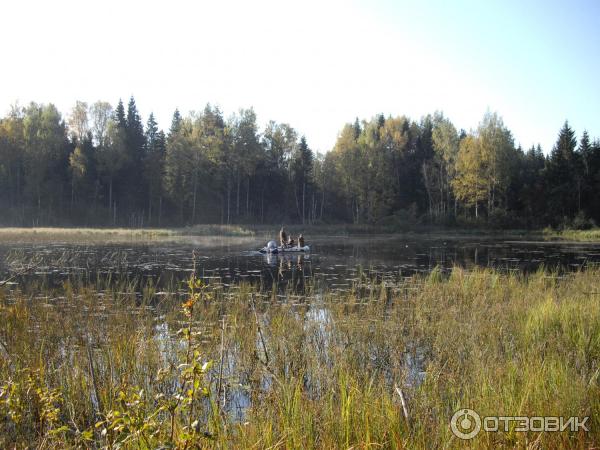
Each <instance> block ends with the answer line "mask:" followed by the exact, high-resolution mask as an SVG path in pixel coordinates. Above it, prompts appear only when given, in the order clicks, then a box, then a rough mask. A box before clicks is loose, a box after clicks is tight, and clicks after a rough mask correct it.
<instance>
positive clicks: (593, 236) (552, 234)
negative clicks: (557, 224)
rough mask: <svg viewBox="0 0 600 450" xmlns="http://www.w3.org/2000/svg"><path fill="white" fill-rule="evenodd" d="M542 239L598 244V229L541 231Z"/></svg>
mask: <svg viewBox="0 0 600 450" xmlns="http://www.w3.org/2000/svg"><path fill="white" fill-rule="evenodd" d="M543 233H544V238H545V239H547V240H557V241H577V242H600V228H593V229H591V230H562V231H554V230H551V229H545V230H543Z"/></svg>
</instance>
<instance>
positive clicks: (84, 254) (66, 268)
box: [0, 235, 600, 292]
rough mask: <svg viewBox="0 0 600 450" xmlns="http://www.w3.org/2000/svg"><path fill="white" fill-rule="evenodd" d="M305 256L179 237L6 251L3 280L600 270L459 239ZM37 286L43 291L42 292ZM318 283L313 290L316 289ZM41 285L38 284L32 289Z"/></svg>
mask: <svg viewBox="0 0 600 450" xmlns="http://www.w3.org/2000/svg"><path fill="white" fill-rule="evenodd" d="M307 242H308V244H310V245H311V252H310V253H309V254H306V255H297V254H294V255H263V254H261V253H258V252H257V251H256V250H257V249H258V248H260V247H262V246H263V245H264V243H265V240H264V239H258V238H237V237H234V238H227V237H193V236H189V237H181V238H178V239H177V240H173V241H151V242H147V241H135V240H132V241H130V242H118V243H110V244H98V243H94V244H83V243H44V242H36V243H0V279H3V278H7V277H8V276H10V274H11V273H15V271H18V270H19V269H20V268H22V267H24V266H26V265H28V264H30V263H31V262H32V261H34V262H35V265H36V266H35V269H34V270H32V271H31V272H30V273H29V274H27V275H26V276H24V277H18V279H17V280H15V282H16V283H20V284H22V285H23V284H27V285H31V284H32V281H37V282H39V283H43V285H44V286H45V287H52V286H60V284H61V283H62V282H63V281H64V280H67V279H79V280H83V281H84V282H85V281H89V282H95V281H97V280H98V279H104V280H107V279H110V280H123V279H126V280H128V281H129V282H131V283H134V284H137V285H138V286H140V289H141V286H143V285H144V284H145V282H146V281H148V280H149V279H152V282H153V284H155V285H156V286H157V288H159V289H165V290H168V289H171V290H172V289H176V286H177V282H178V281H180V280H182V279H185V278H187V277H188V276H189V273H190V271H191V270H192V267H193V265H194V262H193V253H195V255H196V267H197V274H198V275H199V276H201V277H203V278H204V279H205V280H206V281H208V282H212V283H216V282H219V283H222V284H223V285H224V286H225V287H228V286H230V285H232V284H239V283H240V282H247V283H252V284H255V285H259V286H260V287H261V288H262V289H269V290H270V289H272V288H273V286H274V285H276V286H277V287H278V288H279V289H280V290H285V289H290V288H291V289H293V290H295V291H300V292H301V291H302V290H303V289H304V286H305V283H306V281H307V280H310V281H312V282H314V283H316V284H318V286H320V287H321V288H322V287H327V288H328V289H331V290H344V289H348V288H349V287H350V286H351V285H352V283H353V281H354V280H356V279H357V277H358V276H359V274H360V275H364V274H366V275H368V276H369V277H372V278H376V279H377V280H385V281H389V282H394V281H397V280H399V279H400V278H403V277H406V276H410V275H413V274H415V273H427V272H429V271H431V270H432V269H433V268H435V267H439V268H440V269H441V270H442V271H446V272H447V271H449V270H450V269H452V267H454V266H460V267H463V268H466V269H469V268H472V267H475V266H481V267H491V268H495V269H497V270H500V271H523V272H530V271H534V270H537V269H538V268H539V267H540V266H542V265H543V266H544V267H546V268H548V269H552V270H558V271H560V272H564V271H574V270H580V269H582V268H584V267H586V266H588V265H590V264H598V263H599V262H600V244H595V243H566V242H532V241H526V240H514V238H511V240H506V239H500V238H489V237H484V238H473V237H469V238H464V237H463V238H461V237H454V236H447V237H440V236H418V235H411V236H393V235H372V236H360V237H346V236H325V237H318V238H314V239H312V240H307ZM39 283H38V284H39ZM314 283H313V284H314ZM34 284H35V283H34Z"/></svg>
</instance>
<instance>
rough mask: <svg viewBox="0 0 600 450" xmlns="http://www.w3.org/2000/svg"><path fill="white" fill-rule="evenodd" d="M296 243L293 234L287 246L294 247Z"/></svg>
mask: <svg viewBox="0 0 600 450" xmlns="http://www.w3.org/2000/svg"><path fill="white" fill-rule="evenodd" d="M294 245H296V241H294V238H293V237H292V235H290V237H289V239H288V241H287V246H288V247H289V248H291V247H293V246H294Z"/></svg>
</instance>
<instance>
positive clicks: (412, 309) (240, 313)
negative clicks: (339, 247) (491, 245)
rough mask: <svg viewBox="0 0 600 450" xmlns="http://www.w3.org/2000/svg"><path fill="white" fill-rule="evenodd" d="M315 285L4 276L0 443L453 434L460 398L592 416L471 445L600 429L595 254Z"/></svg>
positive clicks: (289, 442) (572, 444) (333, 442)
mask: <svg viewBox="0 0 600 450" xmlns="http://www.w3.org/2000/svg"><path fill="white" fill-rule="evenodd" d="M320 292H321V290H320V289H310V288H309V289H308V291H307V294H306V295H297V294H295V293H294V292H293V291H288V292H287V293H286V294H285V295H284V296H283V297H282V296H278V295H276V291H273V292H271V291H269V292H262V291H260V290H259V289H258V288H257V287H253V286H250V285H244V284H242V285H239V286H236V287H232V288H230V289H224V288H223V286H222V285H221V284H219V283H214V284H212V285H210V284H209V285H205V284H204V283H202V282H201V281H200V280H197V279H192V280H190V281H189V282H188V283H187V285H186V286H179V287H176V288H175V289H173V292H171V293H169V294H168V295H162V296H160V297H157V296H156V295H155V293H154V290H153V289H152V288H151V286H148V287H147V288H146V289H143V290H142V294H141V295H140V294H136V292H135V290H134V289H133V288H132V287H128V286H127V285H123V284H122V285H109V284H107V285H103V286H102V288H101V289H100V288H99V287H98V286H96V285H94V286H90V285H86V283H84V282H67V283H65V284H64V285H63V286H62V287H61V288H60V289H52V290H50V289H48V288H43V287H40V289H39V291H38V292H37V294H32V293H31V290H29V289H28V290H27V293H26V292H25V291H21V290H19V289H17V290H15V289H14V288H11V289H9V288H6V287H5V288H4V289H3V290H2V291H0V341H1V342H2V345H1V346H0V347H1V348H0V386H1V387H0V447H2V448H15V447H16V448H24V447H40V448H55V447H61V448H69V447H86V448H87V447H103V448H117V447H120V448H157V447H160V446H165V447H169V446H171V447H179V448H195V447H204V448H236V449H237V448H289V449H292V448H302V449H310V448H314V449H320V448H365V449H366V448H442V447H444V448H455V447H461V446H463V445H464V444H465V443H464V442H463V441H461V440H459V439H457V438H456V437H455V436H454V435H453V434H452V432H451V430H450V427H449V423H450V418H451V417H452V415H453V414H454V412H455V411H456V410H458V409H459V408H471V409H473V410H476V411H477V412H478V413H479V414H480V415H482V416H488V415H505V416H507V415H510V416H579V417H584V416H589V417H590V419H589V421H588V428H589V432H578V433H573V432H570V431H568V430H567V431H563V432H547V433H540V432H527V433H523V432H517V431H515V429H514V426H512V427H511V429H510V430H509V431H508V432H505V431H500V432H495V433H487V432H481V433H479V435H478V436H477V437H475V438H474V439H473V440H472V441H470V442H469V443H468V445H470V446H471V447H473V448H497V447H504V448H514V447H519V448H590V447H594V446H597V445H598V443H599V441H600V432H599V430H600V423H599V420H600V419H599V417H600V415H599V413H600V382H599V373H600V365H599V361H600V302H599V299H600V270H599V269H594V268H591V269H589V270H587V271H581V272H576V273H573V274H569V275H564V276H558V274H556V273H552V272H548V271H546V270H539V271H538V272H537V273H533V274H529V275H521V274H510V273H509V274H506V273H498V272H495V271H492V270H483V269H477V270H474V271H468V272H467V271H464V270H461V269H459V268H456V269H454V270H453V271H452V272H451V273H450V274H446V273H441V272H439V271H435V272H434V273H433V274H431V275H428V276H424V275H423V276H413V277H410V278H406V279H404V280H402V281H401V282H398V283H395V284H390V283H386V284H383V283H377V282H375V281H374V280H371V279H368V278H367V277H366V276H365V277H361V279H360V280H359V281H356V282H355V283H354V284H353V286H352V287H351V289H350V290H349V291H346V292H341V291H330V292H327V291H325V292H323V293H320ZM399 391H400V392H401V393H402V397H403V399H404V403H405V404H404V407H403V404H402V400H401V397H400V395H399Z"/></svg>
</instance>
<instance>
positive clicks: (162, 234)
mask: <svg viewBox="0 0 600 450" xmlns="http://www.w3.org/2000/svg"><path fill="white" fill-rule="evenodd" d="M183 236H201V237H207V236H210V237H252V236H254V231H252V230H250V229H248V228H244V227H242V226H238V225H194V226H193V227H186V228H173V229H169V228H52V227H45V228H14V227H13V228H0V242H36V241H40V242H74V243H77V242H129V241H154V240H163V241H164V240H167V241H169V240H178V238H181V237H183Z"/></svg>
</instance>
